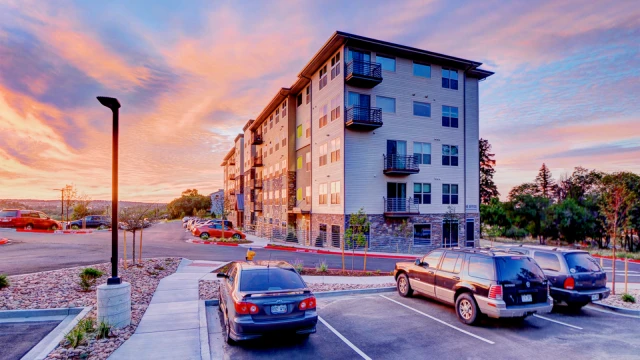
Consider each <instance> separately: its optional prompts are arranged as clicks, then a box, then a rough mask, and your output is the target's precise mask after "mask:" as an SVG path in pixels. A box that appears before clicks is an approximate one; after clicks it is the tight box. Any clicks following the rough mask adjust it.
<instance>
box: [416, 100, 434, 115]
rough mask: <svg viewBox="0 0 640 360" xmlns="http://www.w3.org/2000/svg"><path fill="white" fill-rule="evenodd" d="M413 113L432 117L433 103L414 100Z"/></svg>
mask: <svg viewBox="0 0 640 360" xmlns="http://www.w3.org/2000/svg"><path fill="white" fill-rule="evenodd" d="M413 115H415V116H424V117H431V104H429V103H423V102H418V101H414V102H413Z"/></svg>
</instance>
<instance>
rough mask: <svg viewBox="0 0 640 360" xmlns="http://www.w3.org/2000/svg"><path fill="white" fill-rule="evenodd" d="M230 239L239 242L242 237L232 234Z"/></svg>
mask: <svg viewBox="0 0 640 360" xmlns="http://www.w3.org/2000/svg"><path fill="white" fill-rule="evenodd" d="M231 238H232V239H234V240H240V239H241V238H242V236H240V234H233V236H231Z"/></svg>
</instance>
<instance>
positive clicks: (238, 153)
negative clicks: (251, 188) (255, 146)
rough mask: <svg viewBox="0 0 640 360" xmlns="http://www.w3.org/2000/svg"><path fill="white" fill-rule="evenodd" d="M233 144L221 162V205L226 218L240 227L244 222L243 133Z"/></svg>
mask: <svg viewBox="0 0 640 360" xmlns="http://www.w3.org/2000/svg"><path fill="white" fill-rule="evenodd" d="M233 144H234V145H233V148H231V150H229V152H228V153H227V155H225V157H224V159H223V161H222V164H221V166H222V167H223V169H224V187H223V192H224V196H225V200H224V203H223V207H224V208H225V209H226V212H227V213H228V215H227V219H229V220H231V221H232V222H233V224H234V225H235V226H238V227H241V226H243V223H244V197H243V192H244V176H243V174H244V134H238V136H236V138H235V140H234V142H233Z"/></svg>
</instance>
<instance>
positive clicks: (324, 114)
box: [320, 104, 328, 128]
mask: <svg viewBox="0 0 640 360" xmlns="http://www.w3.org/2000/svg"><path fill="white" fill-rule="evenodd" d="M327 109H328V105H327V104H324V105H322V107H321V108H320V128H323V127H325V126H327Z"/></svg>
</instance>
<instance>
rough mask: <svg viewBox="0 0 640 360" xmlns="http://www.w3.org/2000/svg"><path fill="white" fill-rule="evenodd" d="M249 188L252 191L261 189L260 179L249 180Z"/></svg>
mask: <svg viewBox="0 0 640 360" xmlns="http://www.w3.org/2000/svg"><path fill="white" fill-rule="evenodd" d="M251 187H252V188H254V189H261V188H262V179H251Z"/></svg>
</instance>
